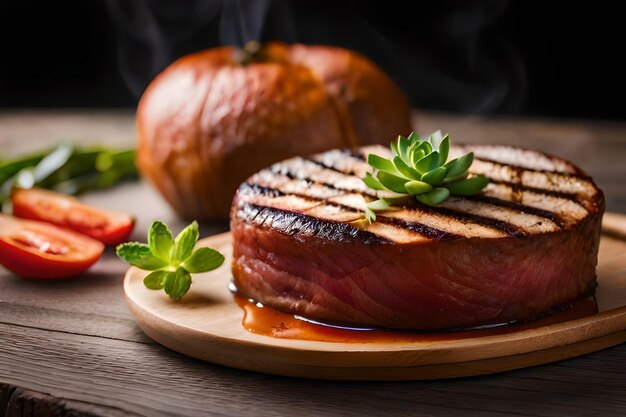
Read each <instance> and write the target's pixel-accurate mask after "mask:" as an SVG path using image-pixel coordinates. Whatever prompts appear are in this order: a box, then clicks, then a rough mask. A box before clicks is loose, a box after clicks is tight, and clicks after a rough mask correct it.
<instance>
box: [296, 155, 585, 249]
mask: <svg viewBox="0 0 626 417" xmlns="http://www.w3.org/2000/svg"><path fill="white" fill-rule="evenodd" d="M342 152H343V153H345V154H349V155H351V154H353V153H355V152H349V151H345V150H344V151H342ZM303 161H307V162H310V163H313V164H315V165H318V166H320V167H322V168H324V169H328V170H331V171H333V172H337V173H339V174H342V175H354V170H351V171H343V170H340V169H338V168H337V167H335V166H332V165H329V164H326V163H324V162H322V161H320V160H316V159H312V158H303ZM493 182H494V183H497V184H505V185H509V186H511V187H514V189H515V190H517V191H519V192H523V191H533V192H535V193H539V194H544V195H552V196H554V197H558V198H567V199H570V200H573V201H575V202H578V199H577V197H576V196H575V195H573V194H568V193H559V192H556V191H550V190H543V189H538V188H533V187H525V186H523V185H521V184H516V183H509V182H505V181H498V180H493ZM318 184H319V182H318ZM323 185H325V184H323ZM335 189H338V188H335ZM339 189H341V188H339ZM347 191H349V192H351V193H359V194H361V195H367V196H370V197H373V198H376V194H375V192H373V191H372V192H368V193H365V192H363V191H361V190H354V189H350V190H347ZM475 201H480V200H478V199H476V200H475ZM483 202H485V203H487V204H489V203H495V202H500V203H501V204H495V205H498V206H501V207H506V208H509V209H512V210H517V211H518V212H519V213H525V214H530V215H533V216H538V217H543V218H545V219H548V220H550V221H552V222H554V223H555V224H556V225H557V226H558V227H559V228H562V227H563V224H564V222H563V220H562V219H560V217H559V216H558V215H557V214H555V213H551V212H549V211H547V210H541V209H536V208H534V207H531V206H526V205H524V204H522V203H520V202H519V201H504V200H499V199H496V198H488V197H486V198H485V200H484V201H483ZM416 204H418V207H419V209H420V210H422V211H428V212H430V213H437V214H442V215H445V216H448V217H453V218H456V219H457V220H459V221H472V222H474V223H477V224H482V225H484V226H487V227H492V228H496V229H498V230H501V231H503V232H505V233H506V234H508V235H510V236H514V237H521V236H525V235H527V233H526V232H525V231H524V229H523V228H522V227H520V226H518V225H516V224H514V223H511V222H506V221H502V220H497V219H493V218H491V217H486V216H478V215H474V214H471V213H467V212H464V211H459V210H454V209H451V208H442V207H431V206H425V205H422V204H419V203H416Z"/></svg>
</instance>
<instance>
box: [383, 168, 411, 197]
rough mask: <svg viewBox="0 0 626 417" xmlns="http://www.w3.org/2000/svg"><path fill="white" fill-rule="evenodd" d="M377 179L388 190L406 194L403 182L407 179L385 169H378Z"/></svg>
mask: <svg viewBox="0 0 626 417" xmlns="http://www.w3.org/2000/svg"><path fill="white" fill-rule="evenodd" d="M378 180H379V181H380V182H381V184H382V185H384V186H385V187H387V188H388V189H389V190H391V191H395V192H396V193H401V194H406V188H404V184H406V182H407V181H408V180H407V179H406V178H402V177H399V176H397V175H394V174H390V173H388V172H385V171H380V172H379V173H378Z"/></svg>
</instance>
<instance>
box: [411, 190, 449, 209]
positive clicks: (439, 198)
mask: <svg viewBox="0 0 626 417" xmlns="http://www.w3.org/2000/svg"><path fill="white" fill-rule="evenodd" d="M448 197H450V191H448V190H447V189H446V188H443V187H437V188H433V189H432V190H430V191H429V192H427V193H426V194H420V195H416V196H415V198H416V199H417V201H419V202H420V203H423V204H427V205H429V206H436V205H438V204H441V203H443V202H444V201H446V199H447V198H448Z"/></svg>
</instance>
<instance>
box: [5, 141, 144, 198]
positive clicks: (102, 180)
mask: <svg viewBox="0 0 626 417" xmlns="http://www.w3.org/2000/svg"><path fill="white" fill-rule="evenodd" d="M135 178H138V173H137V168H136V167H135V151H134V150H133V149H124V150H119V149H109V148H105V147H101V146H99V147H91V148H80V147H76V146H74V145H72V144H70V143H61V144H60V145H59V146H57V147H56V148H54V149H47V150H45V151H43V152H39V153H35V154H30V155H24V156H20V157H17V158H15V159H9V160H0V204H2V203H3V202H5V201H6V200H8V199H9V196H10V194H11V188H13V187H20V188H31V187H34V186H37V187H40V188H47V189H50V190H53V191H58V192H62V193H65V194H73V195H76V194H81V193H84V192H86V191H91V190H96V189H101V188H107V187H111V186H113V185H115V184H117V183H118V182H120V181H122V180H125V179H135Z"/></svg>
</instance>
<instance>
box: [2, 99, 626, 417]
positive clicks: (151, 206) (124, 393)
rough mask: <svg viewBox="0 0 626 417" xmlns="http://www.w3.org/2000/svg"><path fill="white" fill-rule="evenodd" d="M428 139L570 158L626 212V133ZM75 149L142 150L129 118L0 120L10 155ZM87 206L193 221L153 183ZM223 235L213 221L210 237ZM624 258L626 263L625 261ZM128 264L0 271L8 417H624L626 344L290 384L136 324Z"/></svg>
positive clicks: (598, 129)
mask: <svg viewBox="0 0 626 417" xmlns="http://www.w3.org/2000/svg"><path fill="white" fill-rule="evenodd" d="M416 123H417V126H418V131H419V132H430V131H432V130H435V129H438V128H441V129H443V130H444V131H448V132H450V134H451V135H452V138H453V140H456V141H463V142H476V143H506V144H515V145H520V146H525V147H529V148H536V149H541V150H544V151H547V152H551V153H554V154H557V155H559V156H563V157H565V158H568V159H570V160H572V161H574V162H575V163H577V164H578V165H579V166H581V167H582V168H583V169H585V170H586V171H587V172H588V173H590V174H591V175H592V176H594V178H595V179H596V181H597V183H598V185H599V186H600V187H601V188H603V189H604V191H605V193H606V196H607V206H608V209H609V210H612V211H620V212H626V184H625V181H626V163H625V159H626V123H612V122H597V121H549V120H539V119H483V118H480V117H458V116H447V115H438V114H431V113H429V114H424V113H419V114H417V115H416ZM59 139H68V140H71V141H74V142H76V143H95V142H104V143H107V144H109V145H120V146H132V144H133V142H134V127H133V115H132V113H131V112H129V111H98V112H94V111H92V112H87V111H64V112H33V111H28V112H13V111H10V112H9V111H4V112H3V113H0V158H1V157H4V156H6V155H12V154H19V153H21V152H27V151H29V150H34V149H39V148H41V147H42V146H45V145H49V144H53V143H56V142H57V141H58V140H59ZM84 200H85V201H87V202H89V203H92V204H94V205H97V206H100V207H105V208H114V209H120V210H124V211H127V212H130V213H132V214H134V215H135V216H137V218H138V225H137V228H136V232H135V233H134V236H133V238H134V239H139V240H141V239H142V238H143V237H145V231H146V230H147V227H148V225H149V224H150V222H151V221H152V220H154V219H162V220H164V221H166V222H167V223H169V224H170V225H171V226H172V228H173V229H175V231H178V230H179V229H181V228H182V227H183V226H184V224H183V222H182V221H181V220H179V219H177V218H176V216H175V215H174V213H172V212H171V211H170V209H169V208H168V207H167V206H166V204H165V203H164V202H163V201H162V200H161V199H160V198H159V196H157V195H156V193H155V192H154V191H152V190H151V189H150V188H149V187H148V186H147V185H145V184H143V183H132V184H125V185H122V186H119V187H117V188H114V189H111V190H108V191H105V192H99V193H92V194H89V195H86V196H84ZM225 229H226V225H224V224H209V225H203V227H202V233H203V235H207V234H211V233H216V232H218V231H223V230H225ZM625 256H626V254H625ZM125 270H126V265H125V264H124V263H122V262H121V261H118V260H117V259H116V258H115V257H114V255H113V253H112V252H111V251H110V250H109V251H107V253H106V254H105V256H104V257H103V259H102V260H101V261H100V262H98V263H97V264H96V265H95V266H94V267H93V268H92V269H91V270H90V272H89V273H88V274H87V275H85V276H84V277H81V278H78V279H75V280H70V281H64V282H37V281H28V280H24V279H21V278H18V277H15V276H14V275H12V274H10V273H8V272H7V271H5V270H3V269H2V268H1V267H0V417H1V416H4V415H6V416H54V415H72V416H73V415H98V416H100V415H104V416H118V415H180V416H200V415H224V416H231V415H236V416H258V415H263V416H286V415H297V416H310V415H320V416H322V415H323V416H327V415H341V416H363V415H380V414H383V413H384V414H385V415H388V416H391V415H403V416H405V415H415V416H439V415H442V416H447V415H450V416H456V415H463V416H508V415H516V416H517V415H519V416H617V415H626V344H624V345H621V346H616V347H614V348H611V349H607V350H604V351H601V352H597V353H593V354H590V355H586V356H584V357H580V358H575V359H571V360H567V361H563V362H560V363H555V364H551V365H545V366H540V367H535V368H530V369H523V370H518V371H512V372H507V373H502V374H498V375H489V376H482V377H473V378H465V379H457V380H443V381H428V382H401V383H389V382H386V383H375V382H369V383H363V382H359V383H352V382H334V381H315V380H305V379H294V378H283V377H276V376H270V375H263V374H257V373H252V372H245V371H239V370H235V369H228V368H224V367H221V366H217V365H212V364H208V363H203V362H200V361H198V360H195V359H191V358H188V357H184V356H182V355H180V354H177V353H175V352H172V351H169V350H167V349H166V348H164V347H161V346H160V345H158V344H156V343H154V342H152V341H151V340H150V339H149V338H147V337H146V336H145V335H144V334H143V333H142V332H141V330H140V329H139V328H138V327H137V325H136V324H135V322H134V321H133V318H132V317H131V315H130V313H129V311H128V309H127V307H126V304H125V302H124V297H123V293H122V279H123V274H124V272H125Z"/></svg>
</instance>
